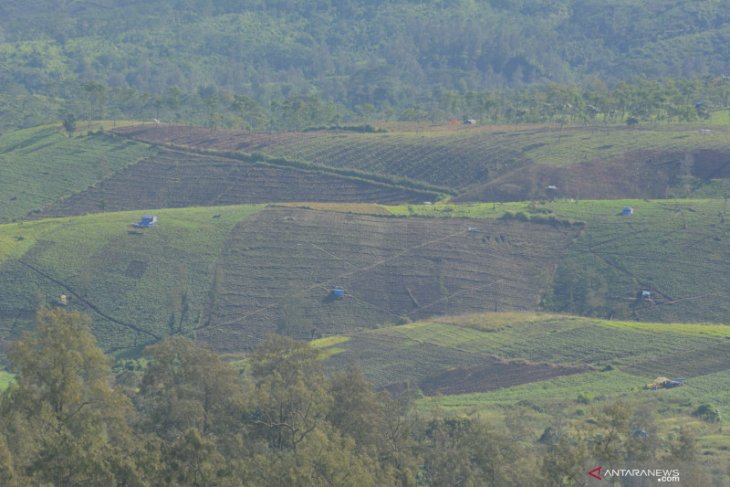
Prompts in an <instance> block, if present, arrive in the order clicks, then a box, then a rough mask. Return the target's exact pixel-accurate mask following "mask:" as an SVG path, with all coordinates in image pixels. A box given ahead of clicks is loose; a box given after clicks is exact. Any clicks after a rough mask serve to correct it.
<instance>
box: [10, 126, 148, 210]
mask: <svg viewBox="0 0 730 487" xmlns="http://www.w3.org/2000/svg"><path fill="white" fill-rule="evenodd" d="M156 153H157V150H156V149H153V148H151V147H149V146H147V145H145V144H138V143H135V142H132V141H128V140H123V139H120V138H118V137H113V136H110V135H103V134H101V135H90V136H85V137H74V138H69V137H66V136H64V135H62V134H61V132H60V131H59V130H58V129H56V128H53V127H39V128H33V129H26V130H19V131H16V132H9V133H7V134H4V135H2V136H0V223H2V222H9V221H11V220H13V219H20V218H22V217H24V216H26V215H27V214H28V213H29V212H31V211H38V210H40V209H42V208H44V207H46V206H48V205H52V204H54V203H56V202H57V201H59V200H61V199H63V198H66V197H68V196H70V195H73V194H74V193H77V192H79V191H83V190H85V189H86V188H88V187H89V186H91V185H93V184H96V183H97V182H98V181H101V180H103V179H104V178H106V177H109V176H110V175H112V174H114V173H115V172H116V171H118V170H121V169H124V168H126V167H128V166H130V165H133V164H134V163H136V162H137V161H139V160H141V159H144V158H147V157H150V156H152V155H154V154H156Z"/></svg>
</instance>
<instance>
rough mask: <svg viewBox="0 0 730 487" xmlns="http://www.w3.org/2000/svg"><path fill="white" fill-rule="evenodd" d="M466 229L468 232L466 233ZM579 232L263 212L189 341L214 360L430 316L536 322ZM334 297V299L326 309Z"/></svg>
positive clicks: (224, 266) (239, 232)
mask: <svg viewBox="0 0 730 487" xmlns="http://www.w3.org/2000/svg"><path fill="white" fill-rule="evenodd" d="M469 227H473V228H476V231H474V230H472V231H468V228H469ZM576 232H577V230H574V229H560V228H553V227H550V226H547V225H537V224H531V223H524V222H503V221H491V220H489V221H487V220H471V219H456V218H452V219H448V218H433V219H432V218H394V217H384V216H373V215H359V214H345V213H335V212H329V211H315V210H307V209H296V208H269V209H267V210H264V211H262V212H260V213H258V214H256V215H255V216H254V217H252V218H251V219H249V220H247V221H245V222H242V223H241V224H239V225H238V226H237V227H236V228H235V229H234V231H233V232H232V234H231V236H230V237H229V239H228V241H227V242H226V244H225V245H224V250H223V253H222V255H221V256H220V258H219V263H218V269H217V271H216V276H217V278H216V282H215V283H214V289H215V293H214V295H215V297H214V300H213V301H212V302H211V304H210V314H209V315H208V316H207V317H206V318H205V319H204V320H202V323H201V326H200V327H199V330H198V337H199V338H202V339H204V340H207V341H209V342H210V343H211V344H212V345H213V346H214V347H215V348H220V349H237V348H241V347H243V348H245V347H247V346H250V345H253V344H255V343H256V342H257V341H258V340H260V339H261V338H262V337H264V336H265V335H267V334H268V333H271V332H273V331H276V330H279V331H280V332H284V333H287V334H290V335H293V336H296V337H299V338H309V337H311V334H312V330H313V329H316V330H317V332H319V333H324V334H331V333H339V332H344V331H347V330H352V329H355V328H360V327H372V326H375V325H379V324H389V323H398V322H401V321H403V320H409V319H421V318H426V317H429V316H436V315H451V314H463V313H478V312H484V311H495V310H497V311H499V310H515V311H516V310H535V309H538V308H539V306H540V302H541V299H542V296H543V294H544V292H545V290H546V289H547V288H548V286H549V285H550V281H551V279H552V273H553V271H554V269H555V266H556V265H557V263H558V261H559V259H560V257H561V256H562V254H563V252H564V250H565V249H566V248H567V246H568V245H569V244H570V241H571V239H572V238H573V237H574V236H575V235H576ZM333 287H342V288H344V289H345V293H346V294H345V297H344V298H343V299H335V300H333V299H329V298H330V293H331V290H332V288H333Z"/></svg>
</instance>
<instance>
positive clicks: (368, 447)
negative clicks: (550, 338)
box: [0, 309, 712, 487]
mask: <svg viewBox="0 0 730 487" xmlns="http://www.w3.org/2000/svg"><path fill="white" fill-rule="evenodd" d="M8 356H9V360H10V363H11V364H12V371H13V372H14V373H15V374H16V379H15V383H14V384H12V385H11V386H10V387H9V388H8V389H7V390H6V391H5V392H4V393H3V394H2V397H1V398H0V479H2V482H3V483H2V485H4V486H10V487H19V486H32V485H38V486H41V485H53V486H59V487H60V486H79V485H84V486H105V487H108V486H114V485H116V486H140V487H141V486H153V485H154V486H244V485H245V486H312V487H315V486H316V487H319V486H326V485H330V486H353V487H355V486H357V487H362V486H414V487H415V486H422V485H423V486H425V485H429V486H464V485H469V486H503V485H504V486H514V485H521V486H528V487H529V486H544V485H556V486H559V485H566V486H567V485H585V484H586V481H587V480H588V477H587V472H588V471H589V470H591V469H593V468H595V466H597V465H600V464H602V463H601V462H604V463H605V464H612V465H621V466H626V467H627V468H628V467H629V466H631V465H644V466H646V465H671V466H672V468H680V469H681V472H682V476H683V477H682V478H683V482H685V481H688V482H690V484H688V485H695V486H702V485H710V482H711V480H712V479H711V477H710V475H709V474H707V473H705V471H704V470H703V469H701V468H700V467H699V466H698V464H697V462H696V460H697V454H698V451H697V446H696V442H695V437H694V433H693V432H692V431H691V430H689V429H683V430H682V432H681V433H680V435H679V436H678V437H677V438H676V439H675V440H673V441H671V442H670V443H669V444H667V443H666V442H662V441H661V440H660V438H659V435H658V434H657V426H656V423H655V421H654V419H653V416H652V414H651V412H650V411H649V410H647V409H645V408H644V409H642V408H636V407H630V406H628V405H627V404H626V403H622V402H614V403H610V404H609V405H608V406H606V407H604V408H602V409H601V410H600V411H598V412H597V414H596V417H595V418H594V421H593V422H594V424H595V427H594V428H593V429H591V430H585V431H583V430H579V429H575V428H573V427H571V426H569V425H568V424H567V423H565V422H564V421H563V420H562V419H560V418H556V419H555V422H554V424H553V425H551V426H550V427H548V428H547V429H546V430H545V431H544V433H543V434H542V435H541V437H540V438H529V433H527V432H526V431H525V429H524V427H522V426H521V425H520V422H519V420H518V419H519V418H517V417H514V418H510V420H509V421H507V424H506V425H505V424H502V425H499V424H491V423H488V422H486V421H483V420H481V419H480V418H478V417H470V416H458V417H454V416H451V417H449V416H433V415H429V416H423V415H421V414H419V413H418V411H417V410H416V409H415V408H414V404H413V394H411V393H410V392H408V391H406V392H404V393H401V394H399V395H391V394H389V393H387V392H377V391H375V390H374V389H373V387H372V385H371V384H370V383H369V382H368V381H367V379H366V378H365V376H364V375H363V373H362V372H361V371H360V370H358V369H357V368H355V367H350V368H348V369H346V370H342V371H339V372H336V373H334V374H331V375H326V374H325V373H324V372H323V370H322V366H321V362H320V360H319V358H318V352H317V351H316V350H315V349H312V348H311V347H310V346H309V345H308V344H306V343H303V342H297V341H294V340H292V339H289V338H285V337H281V336H272V337H270V338H268V339H267V340H266V341H265V342H264V343H263V344H261V345H260V346H259V347H258V348H257V349H256V350H255V351H254V352H252V353H251V354H250V356H248V357H247V359H246V360H245V363H244V364H242V365H241V364H238V365H237V366H234V365H232V364H230V363H228V362H226V361H224V360H222V359H221V357H220V356H219V355H217V354H215V353H213V352H212V351H210V350H207V349H206V348H204V347H201V346H200V345H198V344H196V343H194V342H192V341H190V340H188V339H186V338H182V337H179V336H178V337H170V338H167V339H165V340H163V341H161V342H160V343H158V344H156V345H154V346H151V347H149V348H147V349H146V350H145V352H144V354H143V356H142V358H140V359H139V360H135V361H130V360H127V361H124V362H121V363H120V364H117V366H116V367H115V368H112V367H111V366H110V361H109V359H108V357H106V356H105V355H104V354H103V352H102V351H101V350H100V349H99V348H98V347H97V346H96V343H95V340H94V337H93V335H92V334H91V333H90V329H89V320H88V318H86V317H84V316H82V315H80V314H78V313H76V312H67V311H65V310H60V309H54V310H49V309H44V310H41V311H40V312H39V313H38V315H37V319H36V328H35V329H34V330H33V331H32V332H29V333H27V334H25V335H24V336H23V337H22V338H20V339H19V340H17V341H16V342H15V343H14V345H13V346H12V348H11V350H10V352H9V355H8ZM637 431H641V434H640V435H638V434H636V432H637Z"/></svg>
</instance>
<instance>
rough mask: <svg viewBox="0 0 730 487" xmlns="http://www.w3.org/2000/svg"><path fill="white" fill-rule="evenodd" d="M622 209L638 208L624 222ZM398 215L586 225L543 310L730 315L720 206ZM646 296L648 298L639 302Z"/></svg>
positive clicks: (688, 317)
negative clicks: (506, 216) (507, 215)
mask: <svg viewBox="0 0 730 487" xmlns="http://www.w3.org/2000/svg"><path fill="white" fill-rule="evenodd" d="M625 206H630V207H632V208H633V209H634V214H633V215H632V216H630V217H623V216H621V210H622V208H623V207H625ZM388 210H389V211H390V212H391V213H393V214H398V215H414V216H415V215H420V216H440V217H445V218H499V217H501V216H502V215H504V214H505V212H509V213H511V214H512V215H515V214H518V213H521V217H523V218H525V219H527V218H532V219H533V221H542V222H546V221H549V219H550V218H554V219H557V220H563V219H568V220H577V221H583V222H586V225H585V228H584V230H583V232H582V233H581V235H580V237H579V238H578V239H577V240H576V241H575V242H574V244H573V245H571V247H570V250H569V252H568V253H567V254H566V256H565V258H563V259H561V263H560V266H559V268H558V271H557V273H556V275H555V282H554V284H553V292H552V294H551V295H550V296H548V299H546V302H545V306H546V309H550V310H553V311H560V312H569V313H574V314H584V315H593V316H599V317H602V318H607V317H613V318H622V319H632V320H637V321H657V322H662V321H664V322H673V321H687V322H692V321H697V320H700V321H707V322H718V323H723V322H725V321H726V317H727V316H728V314H729V313H730V300H728V299H727V298H728V296H730V291H728V289H730V263H729V262H730V261H729V260H728V256H729V255H730V227H729V226H728V223H726V222H725V215H726V211H727V206H726V203H725V202H724V200H722V199H714V200H713V199H703V200H696V199H685V200H681V199H679V200H664V201H661V200H659V201H647V200H610V201H573V202H571V201H554V202H546V203H543V204H540V203H531V204H526V203H507V204H492V203H489V204H469V205H433V206H423V205H410V206H397V207H388ZM642 291H649V292H650V293H651V295H650V296H649V297H648V298H642V297H641V296H640V294H641V292H642Z"/></svg>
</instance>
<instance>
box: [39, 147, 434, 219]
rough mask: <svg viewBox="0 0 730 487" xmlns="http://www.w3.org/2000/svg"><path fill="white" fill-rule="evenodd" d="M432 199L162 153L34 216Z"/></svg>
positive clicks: (327, 177)
mask: <svg viewBox="0 0 730 487" xmlns="http://www.w3.org/2000/svg"><path fill="white" fill-rule="evenodd" d="M434 197H435V194H434V193H428V192H419V191H414V190H408V189H405V188H400V187H395V186H389V185H386V184H381V183H377V182H370V181H364V180H360V179H357V178H347V177H344V176H339V175H335V174H322V173H317V172H314V171H305V170H299V169H294V168H287V169H284V168H278V167H273V166H268V165H265V164H254V163H250V162H245V161H240V160H235V159H229V158H222V157H213V156H204V155H198V154H191V153H184V152H179V151H170V150H161V151H160V153H159V154H157V155H155V156H154V157H151V158H148V159H144V160H142V161H140V162H138V163H137V164H134V165H132V166H129V167H127V168H125V169H123V170H121V171H119V172H117V173H115V174H114V175H112V176H111V177H109V178H107V179H105V180H104V181H102V182H100V183H98V184H96V185H94V186H93V187H91V188H89V189H87V190H85V191H82V192H79V193H76V194H74V195H73V196H70V197H68V198H66V199H64V200H62V201H60V202H59V203H57V204H55V205H52V206H50V207H49V208H46V209H45V210H44V211H43V212H42V213H41V214H39V215H34V216H35V217H54V216H68V215H80V214H84V213H95V212H101V211H121V210H134V209H144V208H179V207H187V206H213V205H233V204H246V203H262V202H267V203H276V202H284V201H313V202H317V201H327V202H363V203H366V202H380V203H403V202H414V201H419V202H420V201H424V200H431V199H433V198H434Z"/></svg>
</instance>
